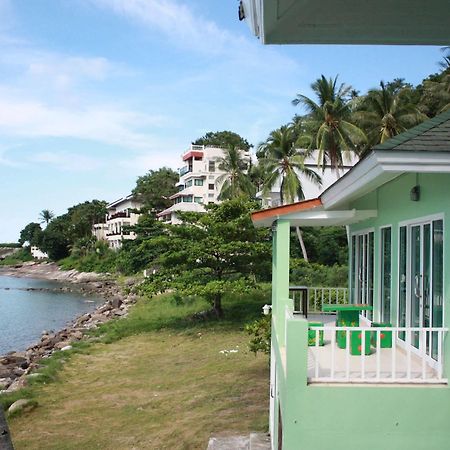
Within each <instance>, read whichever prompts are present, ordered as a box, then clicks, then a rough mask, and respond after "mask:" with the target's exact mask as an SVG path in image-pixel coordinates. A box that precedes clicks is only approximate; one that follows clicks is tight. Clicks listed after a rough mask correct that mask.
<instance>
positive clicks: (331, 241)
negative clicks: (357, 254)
mask: <svg viewBox="0 0 450 450" xmlns="http://www.w3.org/2000/svg"><path fill="white" fill-rule="evenodd" d="M302 232H303V240H304V242H305V246H306V248H307V249H308V259H309V261H310V262H313V263H319V264H323V265H326V266H332V265H334V264H338V265H345V264H347V261H348V243H347V232H346V230H345V228H344V227H320V228H313V227H304V228H302ZM290 249H291V257H293V258H300V257H301V256H302V254H301V251H300V247H299V245H298V238H297V234H296V233H295V232H294V231H292V232H291V246H290Z"/></svg>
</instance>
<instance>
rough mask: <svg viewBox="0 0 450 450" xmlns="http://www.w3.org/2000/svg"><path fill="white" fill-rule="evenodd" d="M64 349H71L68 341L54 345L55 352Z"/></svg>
mask: <svg viewBox="0 0 450 450" xmlns="http://www.w3.org/2000/svg"><path fill="white" fill-rule="evenodd" d="M66 347H70V348H72V346H71V345H70V342H69V341H61V342H58V343H57V344H56V345H55V348H56V349H57V350H62V349H63V348H66ZM66 350H67V349H66Z"/></svg>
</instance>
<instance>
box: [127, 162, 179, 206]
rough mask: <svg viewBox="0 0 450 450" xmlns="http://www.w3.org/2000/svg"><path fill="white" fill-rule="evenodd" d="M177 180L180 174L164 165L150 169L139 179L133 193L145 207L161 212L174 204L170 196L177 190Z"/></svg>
mask: <svg viewBox="0 0 450 450" xmlns="http://www.w3.org/2000/svg"><path fill="white" fill-rule="evenodd" d="M177 181H178V174H177V172H174V171H173V170H172V169H169V168H167V167H162V168H161V169H158V170H150V171H149V172H148V173H147V174H146V175H143V176H141V177H139V178H138V179H137V181H136V187H135V188H134V189H133V195H134V196H135V197H136V198H137V200H139V201H140V202H141V203H142V204H143V205H144V209H146V210H149V211H154V212H159V211H162V210H164V209H166V208H168V207H169V206H170V205H171V204H172V201H171V200H170V199H169V197H170V196H171V195H173V194H175V192H176V191H177V188H176V186H175V184H176V183H177Z"/></svg>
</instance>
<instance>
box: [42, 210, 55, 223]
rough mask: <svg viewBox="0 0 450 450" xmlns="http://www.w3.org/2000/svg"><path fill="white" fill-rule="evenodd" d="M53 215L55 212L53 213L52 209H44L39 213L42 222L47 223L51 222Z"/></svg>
mask: <svg viewBox="0 0 450 450" xmlns="http://www.w3.org/2000/svg"><path fill="white" fill-rule="evenodd" d="M53 217H55V214H54V213H53V211H50V210H49V209H43V210H42V211H41V212H40V213H39V219H40V221H39V222H40V223H45V224H47V225H48V224H49V222H51V220H52V219H53Z"/></svg>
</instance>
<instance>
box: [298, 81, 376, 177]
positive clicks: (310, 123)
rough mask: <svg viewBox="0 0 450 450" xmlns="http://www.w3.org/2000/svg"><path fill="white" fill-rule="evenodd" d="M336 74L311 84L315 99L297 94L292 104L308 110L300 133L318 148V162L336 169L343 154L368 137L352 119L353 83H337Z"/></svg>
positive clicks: (351, 151) (350, 153) (355, 149)
mask: <svg viewBox="0 0 450 450" xmlns="http://www.w3.org/2000/svg"><path fill="white" fill-rule="evenodd" d="M337 79H338V77H337V76H336V77H335V78H334V79H332V78H329V79H327V78H325V77H324V76H323V75H322V76H321V77H320V78H318V79H317V80H316V81H314V82H313V83H312V84H311V89H312V90H313V92H314V94H315V95H316V98H317V102H316V101H315V100H313V99H311V98H309V97H306V96H305V95H302V94H298V95H297V97H296V98H295V99H294V100H293V101H292V104H293V105H302V106H303V107H305V109H306V111H307V117H306V122H305V129H306V130H307V132H306V133H305V134H303V135H301V138H302V142H301V144H303V145H304V144H305V142H303V140H304V138H308V139H307V141H308V140H309V148H310V149H318V150H319V156H318V162H317V163H318V165H319V166H320V167H322V169H324V168H325V166H326V165H327V164H330V165H331V167H332V168H333V169H334V170H335V171H336V172H337V171H338V170H339V169H340V168H341V167H342V166H343V164H344V158H345V157H346V156H352V154H353V153H355V152H357V151H358V149H359V148H361V147H362V145H364V144H365V143H366V141H367V138H366V135H365V134H364V132H363V131H362V130H361V129H360V128H359V127H358V126H356V125H355V124H354V123H353V120H352V107H353V103H352V100H351V95H350V94H351V91H352V87H351V86H347V85H345V84H344V83H341V84H340V85H338V83H337Z"/></svg>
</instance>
